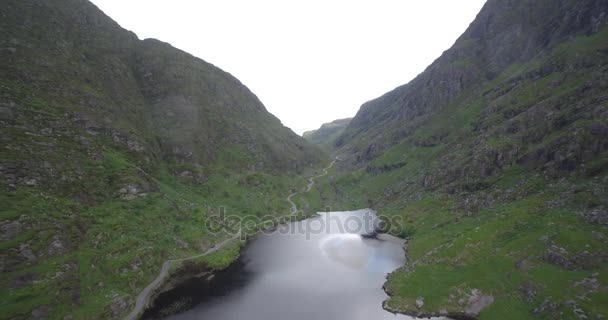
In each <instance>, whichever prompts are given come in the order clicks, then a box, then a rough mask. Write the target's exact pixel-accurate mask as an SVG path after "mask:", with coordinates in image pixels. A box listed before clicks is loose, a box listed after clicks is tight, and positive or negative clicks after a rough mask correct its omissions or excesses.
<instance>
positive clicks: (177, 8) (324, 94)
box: [92, 0, 485, 134]
mask: <svg viewBox="0 0 608 320" xmlns="http://www.w3.org/2000/svg"><path fill="white" fill-rule="evenodd" d="M92 1H93V3H95V4H96V5H97V6H98V7H99V8H100V9H102V10H103V11H104V12H105V13H106V14H107V15H109V16H110V17H112V18H113V19H114V20H116V21H117V22H118V23H119V24H120V25H121V26H122V27H124V28H126V29H129V30H131V31H133V32H135V33H136V34H137V35H138V36H139V38H140V39H145V38H157V39H159V40H162V41H165V42H169V43H171V44H172V45H173V46H175V47H177V48H179V49H182V50H185V51H187V52H189V53H191V54H193V55H195V56H197V57H199V58H202V59H203V60H205V61H207V62H210V63H212V64H214V65H216V66H218V67H220V68H221V69H223V70H225V71H227V72H230V73H231V74H232V75H234V76H236V77H237V78H238V79H239V80H241V82H243V83H244V84H245V85H246V86H247V87H249V89H251V90H252V91H253V92H254V93H255V94H256V95H257V96H258V97H259V98H260V100H262V102H263V103H264V105H265V106H266V108H267V109H268V110H269V111H270V112H271V113H273V114H274V115H275V116H277V117H278V118H279V119H281V121H282V122H283V124H284V125H286V126H288V127H290V128H291V129H292V130H294V131H295V132H296V133H298V134H301V133H302V132H304V131H306V130H311V129H316V128H318V127H319V126H320V125H321V124H323V123H325V122H329V121H332V120H334V119H339V118H346V117H352V116H354V115H355V114H356V113H357V111H358V110H359V107H360V106H361V104H363V103H364V102H366V101H368V100H371V99H374V98H376V97H378V96H380V95H382V94H384V93H385V92H388V91H390V90H392V89H393V88H395V87H397V86H399V85H402V84H404V83H407V82H408V81H410V80H411V79H413V78H414V77H415V76H416V75H417V74H419V73H420V72H422V71H423V70H424V69H425V68H426V67H427V66H428V65H429V64H430V63H431V62H433V60H435V59H436V58H437V57H439V55H441V53H442V52H443V51H444V50H446V49H448V48H449V47H450V46H451V45H452V44H453V43H454V41H455V40H456V39H457V38H458V36H460V34H462V33H463V32H464V30H465V29H466V28H467V27H468V25H469V23H471V22H472V21H473V19H474V18H475V16H476V14H477V13H478V12H479V10H481V7H482V6H483V4H484V3H485V0H458V1H455V0H374V1H372V0H367V1H359V0H298V1H292V0H255V1H253V0H215V1H207V0H172V1H169V0H92Z"/></svg>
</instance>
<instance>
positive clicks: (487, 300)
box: [465, 289, 494, 316]
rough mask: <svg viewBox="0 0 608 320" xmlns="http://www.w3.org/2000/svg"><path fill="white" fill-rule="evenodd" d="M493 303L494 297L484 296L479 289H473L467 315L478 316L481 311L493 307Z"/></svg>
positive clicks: (466, 311)
mask: <svg viewBox="0 0 608 320" xmlns="http://www.w3.org/2000/svg"><path fill="white" fill-rule="evenodd" d="M493 302H494V297H493V296H492V295H489V294H484V293H483V292H481V291H480V290H479V289H473V290H471V294H470V295H469V301H468V305H467V307H466V309H465V313H466V314H468V315H474V316H477V315H478V314H479V312H481V310H483V309H484V308H485V307H487V306H489V305H491V304H492V303H493Z"/></svg>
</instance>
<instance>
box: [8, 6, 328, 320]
mask: <svg viewBox="0 0 608 320" xmlns="http://www.w3.org/2000/svg"><path fill="white" fill-rule="evenodd" d="M0 16H1V17H2V19H0V34H1V36H2V37H1V40H0V42H1V45H0V74H1V76H0V122H1V128H0V132H1V133H0V139H1V141H2V144H1V152H0V177H1V179H0V181H1V185H0V190H1V191H0V202H1V203H2V209H1V213H0V214H1V216H0V217H1V218H0V228H1V230H2V239H0V240H1V246H2V253H1V254H0V262H1V264H0V268H1V270H2V275H1V276H0V284H1V287H2V289H0V291H1V297H2V298H1V301H0V309H1V310H2V312H1V315H0V318H1V319H29V318H49V319H108V318H114V319H121V318H123V317H124V316H125V315H126V313H128V311H129V310H130V308H131V307H132V306H133V304H134V301H135V296H136V295H137V294H138V293H139V292H140V291H141V289H142V288H143V287H144V286H146V285H147V284H148V283H149V282H150V281H151V280H152V279H154V278H155V277H156V275H157V274H158V272H159V270H160V267H161V264H162V263H163V261H165V260H166V259H169V258H181V257H186V256H189V255H193V254H195V253H199V252H202V251H204V250H206V249H207V248H209V247H210V246H211V245H213V244H214V243H218V242H220V241H221V240H222V239H224V238H225V237H227V236H228V235H215V234H211V233H210V231H209V230H207V229H206V227H205V224H204V222H205V219H206V218H207V217H208V216H209V215H212V214H215V213H217V212H218V210H219V208H220V206H221V207H224V208H225V210H226V212H227V213H229V214H253V215H258V216H260V217H261V216H265V215H275V216H280V215H286V214H288V213H289V207H288V203H287V202H286V201H285V197H287V195H288V194H289V193H291V189H295V188H301V187H304V186H305V181H304V178H300V177H301V176H306V175H308V173H307V171H310V170H312V168H316V167H320V166H321V164H325V163H327V162H329V161H328V158H327V157H326V156H325V155H324V153H323V152H322V151H320V150H319V149H318V148H317V147H314V146H312V145H310V144H308V143H307V142H306V141H305V140H304V139H302V138H301V137H299V136H297V135H296V134H295V133H293V132H292V131H291V130H290V129H288V128H286V127H284V126H283V125H282V124H281V123H280V121H279V120H278V119H277V118H275V117H274V116H272V115H271V114H270V113H268V112H267V111H266V109H265V108H264V106H263V105H262V103H261V102H260V101H259V100H258V99H257V98H256V96H255V95H254V94H253V93H251V92H250V91H249V90H248V89H247V87H245V86H244V85H243V84H241V83H240V82H239V81H238V80H237V79H236V78H234V77H232V76H231V75H230V74H228V73H226V72H224V71H222V70H220V69H219V68H217V67H215V66H213V65H211V64H209V63H206V62H204V61H202V60H200V59H198V58H196V57H193V56H191V55H189V54H187V53H185V52H182V51H180V50H177V49H175V48H173V47H171V46H170V45H169V44H166V43H162V42H160V41H157V40H153V39H147V40H143V41H140V40H139V39H138V38H137V37H136V36H135V35H134V34H133V33H131V32H128V31H126V30H124V29H122V28H121V27H120V26H119V25H118V24H116V23H115V22H114V21H112V20H111V19H110V18H108V17H107V16H105V15H104V14H103V13H102V12H101V11H100V10H99V9H97V8H96V7H95V6H94V5H92V4H91V3H89V2H88V1H85V0H62V1H31V0H27V1H24V0H7V1H3V3H2V6H0ZM233 251H234V250H227V252H226V253H225V255H226V257H225V258H226V259H228V261H230V260H231V259H234V258H235V256H234V252H233ZM222 254H224V253H222V252H220V253H218V254H216V255H215V256H214V257H213V258H210V259H214V260H213V261H215V260H217V261H224V262H223V263H222V264H221V265H225V260H226V259H224V258H222V257H221V255H222ZM217 255H220V257H218V256H217ZM214 265H218V264H217V263H215V264H214V263H210V266H211V267H213V266H214Z"/></svg>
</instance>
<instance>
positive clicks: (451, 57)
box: [337, 0, 608, 159]
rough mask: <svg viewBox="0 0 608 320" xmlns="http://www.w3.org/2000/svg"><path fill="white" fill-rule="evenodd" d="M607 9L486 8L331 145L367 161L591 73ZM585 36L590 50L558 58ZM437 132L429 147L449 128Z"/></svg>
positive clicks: (536, 4) (590, 4)
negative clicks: (528, 89) (446, 119)
mask: <svg viewBox="0 0 608 320" xmlns="http://www.w3.org/2000/svg"><path fill="white" fill-rule="evenodd" d="M607 6H608V4H607V3H606V2H605V1H557V2H556V1H492V0H491V1H488V3H487V4H486V5H485V6H484V8H483V9H482V11H481V12H480V13H479V15H478V16H477V18H476V19H475V21H474V22H473V23H472V24H471V25H470V27H469V28H468V30H467V31H466V32H465V33H464V34H463V35H462V36H461V37H460V38H459V39H458V40H457V41H456V43H455V44H454V46H453V47H452V48H450V49H449V50H447V51H446V52H445V53H444V54H443V55H442V56H441V57H440V58H438V59H437V60H436V61H435V62H434V63H433V64H432V65H431V66H429V67H428V68H427V70H425V72H423V73H422V74H420V75H419V76H418V77H417V78H416V79H414V80H413V81H412V82H410V83H408V84H406V85H404V86H401V87H399V88H397V89H395V90H393V91H391V92H389V93H387V94H385V95H384V96H382V97H380V98H378V99H375V100H372V101H370V102H367V103H366V104H364V105H363V106H362V107H361V109H360V111H359V112H358V113H357V116H356V117H355V118H354V119H353V121H352V122H351V124H350V125H349V127H348V128H347V129H346V132H345V134H344V135H343V136H342V137H341V138H340V139H338V142H337V145H338V146H345V150H348V152H352V153H354V154H356V155H357V156H358V157H359V158H370V159H371V158H374V157H375V156H376V155H378V154H381V153H382V152H383V151H384V150H386V149H387V148H389V147H391V146H394V145H396V144H399V143H401V142H403V141H405V140H415V138H413V135H415V133H416V132H419V129H421V128H423V127H425V126H426V127H427V128H428V127H430V126H432V125H433V123H432V122H431V121H430V120H431V118H432V117H433V116H437V115H439V114H445V113H448V112H458V111H455V110H457V109H458V108H461V109H462V108H466V107H468V106H469V105H471V104H474V103H481V104H483V105H484V106H482V108H483V107H486V106H488V105H492V102H495V101H497V100H498V99H500V98H501V97H502V98H504V96H505V95H508V94H510V93H511V92H509V91H511V89H513V88H515V87H516V86H519V87H522V86H524V85H525V80H534V79H535V78H539V77H542V78H546V77H548V76H550V75H553V76H557V75H558V74H560V75H561V76H568V75H569V74H567V75H564V74H563V73H564V72H566V71H572V70H573V69H578V70H579V71H580V74H582V69H584V68H587V69H589V70H592V71H593V69H594V67H595V66H597V65H602V62H603V59H604V58H605V57H604V53H603V51H602V50H601V49H602V48H601V47H602V45H601V44H600V42H601V39H604V37H603V34H604V32H605V31H603V32H600V31H602V30H604V29H603V27H604V26H605V25H606V19H607V18H606V17H605V12H606V11H607V10H608V9H607ZM592 35H596V36H595V41H596V42H595V45H596V46H595V47H593V44H592V43H591V42H593V41H594V40H592V39H589V41H588V43H586V44H585V45H586V46H584V47H583V48H581V49H583V50H585V52H580V53H579V54H578V56H577V55H576V54H575V53H574V52H571V51H570V52H566V51H568V49H572V50H578V48H576V46H577V45H576V44H575V43H574V42H573V38H576V37H585V36H592ZM569 45H570V46H569ZM568 47H570V48H568ZM566 54H568V55H566ZM600 76H601V75H597V76H596V77H600ZM590 77H592V76H590ZM590 80H591V78H590ZM554 85H556V86H557V82H556V83H555V84H554ZM499 88H502V91H501V89H499ZM507 88H509V89H507ZM488 90H490V91H491V90H494V91H491V92H486V91H488ZM507 90H508V91H507ZM556 91H557V90H556ZM598 91H600V90H598ZM547 94H551V93H550V92H549V93H547ZM474 98H480V99H481V98H483V99H484V100H483V101H479V102H478V101H473V100H474ZM478 100H479V99H478ZM530 107H532V105H530V104H529V103H528V105H525V106H522V107H518V109H519V110H518V111H517V112H516V114H513V115H512V116H508V115H507V116H505V117H504V119H503V120H504V121H508V120H510V119H512V118H513V117H515V116H516V115H518V114H519V113H520V112H522V111H524V110H522V109H523V108H525V109H529V108H530ZM500 108H502V109H506V108H509V107H507V106H500ZM485 112H486V113H488V112H489V111H488V110H487V109H486V110H485ZM492 112H501V111H500V110H493V111H492ZM505 112H506V110H505ZM475 116H478V114H471V115H470V118H472V117H475ZM453 125H454V126H466V125H467V123H464V122H461V123H458V122H454V123H453ZM444 131H445V132H438V133H437V134H436V136H435V137H434V138H433V139H435V140H437V139H441V136H442V135H448V134H449V131H450V128H445V130H444ZM422 143H424V142H422Z"/></svg>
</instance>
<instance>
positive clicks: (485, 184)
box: [313, 0, 608, 319]
mask: <svg viewBox="0 0 608 320" xmlns="http://www.w3.org/2000/svg"><path fill="white" fill-rule="evenodd" d="M607 23H608V2H607V1H599V0H579V1H570V0H553V1H548V0H541V1H529V0H509V1H507V0H489V1H488V2H487V3H486V4H485V6H484V7H483V9H482V10H481V12H480V13H479V14H478V16H477V17H476V19H475V21H473V23H471V25H470V26H469V28H468V29H467V30H466V31H465V32H464V34H463V35H462V36H461V37H460V38H459V39H458V40H457V41H456V42H455V44H454V45H453V46H452V47H451V48H450V49H449V50H447V51H445V52H444V53H443V54H442V55H441V57H439V58H438V59H437V60H436V61H435V62H434V63H432V64H431V65H430V66H429V67H428V68H427V69H426V70H425V71H424V72H423V73H421V74H420V75H419V76H418V77H416V78H415V79H414V80H412V81H411V82H410V83H408V84H405V85H403V86H400V87H398V88H396V89H394V90H393V91H391V92H388V93H386V94H385V95H383V96H381V97H379V98H377V99H374V100H371V101H369V102H367V103H365V104H363V106H361V108H360V110H359V112H358V113H357V115H356V116H355V117H354V118H353V120H352V121H351V122H350V124H349V125H348V127H347V128H346V129H345V130H344V133H343V134H342V135H341V136H340V137H339V138H338V139H337V140H336V142H335V145H334V147H335V150H336V151H335V152H336V153H337V154H338V155H339V159H341V160H342V161H340V162H338V164H337V165H336V166H335V167H334V169H332V170H331V171H330V174H329V179H326V180H325V182H324V183H319V184H318V185H317V186H316V191H315V192H316V194H317V196H316V197H317V200H315V199H313V201H316V206H319V207H321V206H322V205H329V206H332V208H336V209H344V210H346V209H350V208H353V207H368V206H371V207H373V208H375V209H377V210H378V211H379V213H380V214H382V215H384V216H386V217H387V219H395V220H396V219H401V220H400V221H403V223H400V225H401V228H399V229H398V230H393V232H396V233H399V234H401V235H403V236H406V237H408V238H409V239H410V241H409V245H408V255H409V262H408V265H407V266H406V267H405V268H404V269H402V270H399V271H397V272H395V273H393V274H392V275H391V276H390V277H389V280H388V282H387V283H386V286H385V287H386V290H387V292H388V293H389V295H390V296H391V297H390V299H389V300H387V301H386V303H385V308H387V309H389V310H392V311H397V312H404V313H409V314H422V315H431V314H432V315H439V314H451V315H452V316H463V315H466V316H473V317H478V318H480V319H535V318H541V319H549V318H550V319H556V318H564V319H585V318H588V319H593V318H604V317H606V316H607V315H608V307H607V306H608V304H606V303H605V301H606V292H608V277H607V275H608V250H606V248H608V233H607V231H606V228H607V227H608V189H606V185H607V182H608V175H607V173H608V170H607V169H608V152H607V150H608V76H607V75H608V27H607Z"/></svg>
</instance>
